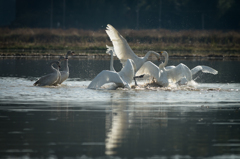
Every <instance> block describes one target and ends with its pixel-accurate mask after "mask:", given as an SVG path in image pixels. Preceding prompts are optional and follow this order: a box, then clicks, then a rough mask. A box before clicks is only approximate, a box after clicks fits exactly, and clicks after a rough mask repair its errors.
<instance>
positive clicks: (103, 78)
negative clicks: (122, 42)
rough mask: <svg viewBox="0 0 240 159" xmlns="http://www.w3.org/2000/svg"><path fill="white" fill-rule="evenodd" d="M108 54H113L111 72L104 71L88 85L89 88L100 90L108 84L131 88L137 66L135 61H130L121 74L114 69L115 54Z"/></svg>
mask: <svg viewBox="0 0 240 159" xmlns="http://www.w3.org/2000/svg"><path fill="white" fill-rule="evenodd" d="M107 53H110V54H111V61H110V71H109V70H103V71H102V72H100V73H99V74H98V75H97V76H96V77H95V78H94V79H93V80H92V82H91V83H90V84H89V85H88V88H90V89H98V88H100V87H101V86H103V85H104V84H106V83H115V84H116V85H117V87H126V88H130V84H131V82H132V80H133V77H134V74H135V70H136V65H135V63H134V61H133V60H131V59H128V60H127V62H126V64H125V66H124V67H123V68H122V70H121V71H120V72H116V71H115V70H114V68H113V56H114V52H112V51H109V52H108V51H107Z"/></svg>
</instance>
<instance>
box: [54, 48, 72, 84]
mask: <svg viewBox="0 0 240 159" xmlns="http://www.w3.org/2000/svg"><path fill="white" fill-rule="evenodd" d="M73 53H74V52H72V51H68V52H67V54H66V56H65V58H63V60H64V61H65V67H64V69H63V70H62V71H60V73H61V78H60V80H59V82H58V84H61V83H63V82H64V81H65V80H66V79H67V78H68V77H69V67H68V55H72V54H73Z"/></svg>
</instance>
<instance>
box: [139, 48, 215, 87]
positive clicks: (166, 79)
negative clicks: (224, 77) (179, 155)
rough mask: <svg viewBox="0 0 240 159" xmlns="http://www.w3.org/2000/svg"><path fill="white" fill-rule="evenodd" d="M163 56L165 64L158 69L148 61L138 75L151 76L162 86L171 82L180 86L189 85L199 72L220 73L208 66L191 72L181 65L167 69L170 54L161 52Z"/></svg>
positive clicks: (196, 68) (199, 67)
mask: <svg viewBox="0 0 240 159" xmlns="http://www.w3.org/2000/svg"><path fill="white" fill-rule="evenodd" d="M161 54H162V56H164V57H165V61H164V63H161V64H160V65H159V67H157V66H156V65H155V64H154V63H152V62H150V61H148V62H146V63H145V64H144V65H143V66H142V68H141V69H140V70H139V71H138V72H137V75H138V74H149V75H150V76H152V77H154V78H155V79H156V81H155V82H156V83H157V84H159V85H160V86H164V87H166V86H168V85H169V83H170V82H172V83H176V82H179V84H187V82H189V81H191V80H192V75H194V74H196V73H197V72H199V71H202V72H204V73H211V74H217V73H218V71H216V70H214V69H213V68H211V67H208V66H196V67H194V68H193V69H192V70H190V69H189V68H188V67H187V66H186V65H185V64H183V63H180V64H179V65H177V66H168V67H165V66H166V65H167V63H168V53H167V52H166V51H162V52H161Z"/></svg>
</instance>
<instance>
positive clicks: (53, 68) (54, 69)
mask: <svg viewBox="0 0 240 159" xmlns="http://www.w3.org/2000/svg"><path fill="white" fill-rule="evenodd" d="M53 65H54V63H53V64H51V68H52V70H53V71H57V69H56V68H55V67H53Z"/></svg>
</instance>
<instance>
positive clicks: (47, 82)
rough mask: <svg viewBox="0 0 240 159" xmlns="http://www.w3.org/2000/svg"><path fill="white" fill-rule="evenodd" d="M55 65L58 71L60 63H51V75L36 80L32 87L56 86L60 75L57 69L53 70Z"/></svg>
mask: <svg viewBox="0 0 240 159" xmlns="http://www.w3.org/2000/svg"><path fill="white" fill-rule="evenodd" d="M54 64H56V65H57V67H58V69H59V68H60V62H59V61H54V62H52V63H51V69H52V71H53V73H50V74H47V75H45V76H43V77H41V78H40V79H39V80H37V81H36V82H35V83H34V84H33V85H34V86H52V85H57V82H58V80H59V78H61V74H60V72H59V70H58V69H56V68H54V67H53V65H54Z"/></svg>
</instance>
